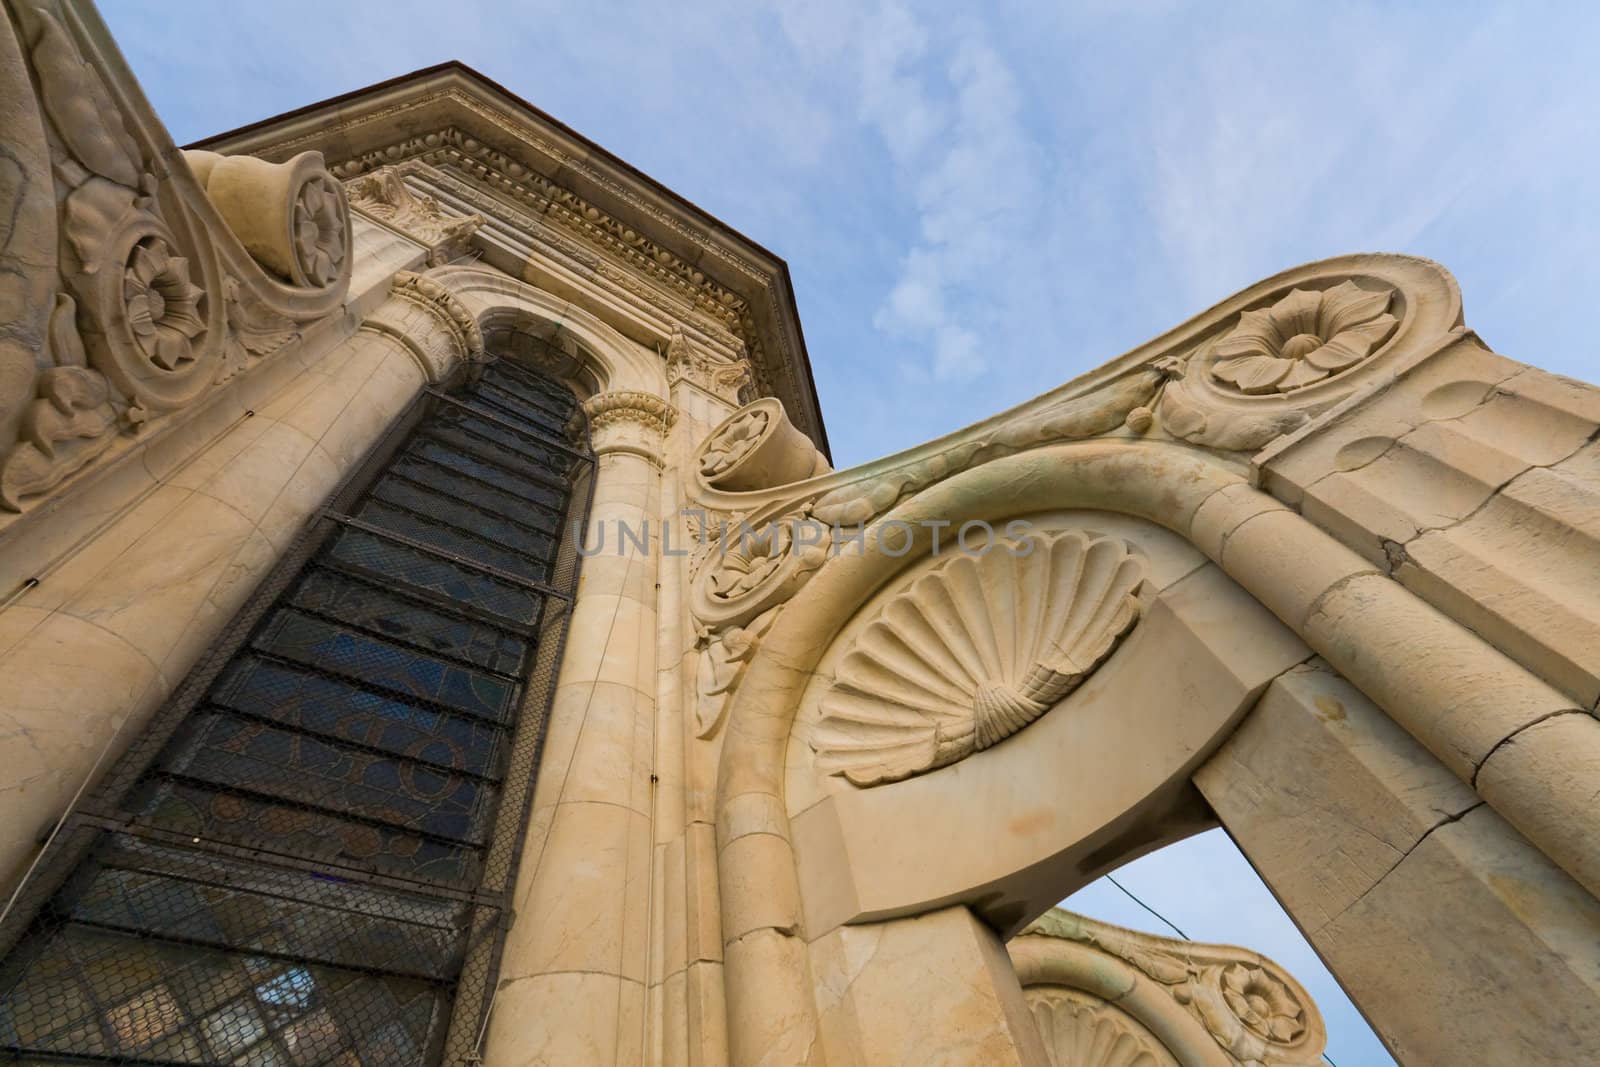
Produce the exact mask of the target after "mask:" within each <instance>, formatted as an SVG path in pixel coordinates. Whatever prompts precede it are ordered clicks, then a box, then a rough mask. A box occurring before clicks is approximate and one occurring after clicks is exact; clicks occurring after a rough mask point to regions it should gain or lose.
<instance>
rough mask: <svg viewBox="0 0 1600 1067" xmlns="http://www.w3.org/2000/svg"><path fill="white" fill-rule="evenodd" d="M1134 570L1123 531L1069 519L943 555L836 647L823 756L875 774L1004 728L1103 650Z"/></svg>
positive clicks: (977, 746) (1072, 680) (955, 749)
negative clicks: (1067, 527)
mask: <svg viewBox="0 0 1600 1067" xmlns="http://www.w3.org/2000/svg"><path fill="white" fill-rule="evenodd" d="M1024 553H1025V554H1024ZM1143 578H1144V562H1143V560H1142V559H1140V558H1139V557H1137V556H1135V555H1133V554H1132V553H1131V552H1129V550H1128V546H1127V545H1126V544H1124V543H1123V542H1122V541H1120V540H1117V539H1115V538H1111V537H1097V536H1094V535H1090V534H1086V533H1083V532H1081V531H1077V530H1073V531H1067V532H1065V533H1056V534H1047V535H1036V536H1029V537H1027V538H1025V539H1023V540H1020V541H1004V540H1002V541H999V542H998V543H996V544H995V545H993V547H991V549H990V550H989V551H988V552H987V553H985V554H984V555H982V556H974V555H960V556H956V557H954V558H952V559H950V560H949V561H947V562H945V563H942V564H940V565H939V566H938V567H936V568H934V569H933V570H931V571H929V572H928V573H927V574H924V575H923V576H922V577H920V578H918V579H917V580H916V581H914V582H912V583H911V584H910V585H909V586H908V587H907V588H906V589H905V590H904V591H902V592H901V593H900V594H899V595H897V596H895V597H894V599H892V600H890V601H889V603H887V604H886V605H884V607H883V610H882V611H881V612H880V613H879V615H878V617H877V618H876V619H874V620H873V621H872V622H871V623H869V624H868V625H867V627H866V629H864V630H863V631H862V632H861V633H860V635H859V636H858V637H857V638H856V639H855V643H854V644H853V645H852V647H851V648H850V650H849V651H848V652H847V653H846V654H845V656H844V658H843V659H842V660H841V661H840V663H839V667H838V670H837V671H836V672H835V674H834V682H833V686H832V688H831V689H830V690H829V691H828V693H827V695H826V696H824V697H823V699H822V720H821V722H820V723H819V724H818V726H817V730H816V733H815V735H814V737H813V739H812V742H811V745H812V748H813V749H815V750H816V752H817V765H818V767H820V768H821V769H822V770H823V771H825V772H827V773H831V774H843V775H844V776H845V777H846V778H848V779H849V780H850V781H852V782H854V783H855V784H856V785H863V786H864V785H876V784H878V783H880V782H892V781H897V780H899V779H901V778H907V777H910V776H911V775H914V774H920V773H922V772H923V771H929V770H933V769H934V768H936V767H943V766H945V765H946V764H949V763H954V762H956V761H957V760H960V759H963V758H965V757H966V756H968V755H971V754H972V753H974V752H978V751H981V750H982V749H985V748H988V747H990V746H991V745H994V744H997V743H998V742H1000V741H1001V740H1003V739H1004V738H1007V737H1010V736H1011V735H1012V734H1014V733H1016V732H1017V731H1018V730H1020V729H1022V728H1023V727H1024V726H1026V725H1028V724H1029V723H1030V722H1032V721H1033V720H1035V719H1037V718H1038V717H1039V716H1040V715H1043V714H1044V713H1045V711H1046V710H1048V709H1049V708H1050V707H1051V705H1053V704H1055V702H1056V701H1058V700H1060V699H1061V698H1062V697H1063V696H1065V695H1066V694H1067V693H1069V692H1071V691H1072V690H1073V689H1075V688H1076V687H1077V686H1078V684H1079V683H1081V682H1082V681H1083V680H1084V679H1085V678H1086V677H1088V676H1089V674H1090V672H1092V671H1093V670H1094V669H1095V667H1096V666H1098V665H1099V664H1100V662H1101V661H1102V660H1104V659H1105V658H1106V657H1107V656H1108V655H1110V654H1111V650H1112V649H1113V648H1115V647H1116V644H1117V641H1118V640H1119V639H1120V638H1121V637H1122V635H1123V634H1125V633H1127V632H1128V630H1129V629H1130V628H1131V627H1132V626H1133V624H1134V623H1135V622H1136V621H1137V620H1138V617H1139V601H1138V599H1137V598H1136V597H1135V596H1134V592H1135V590H1136V589H1137V588H1138V585H1139V582H1140V581H1141V580H1142V579H1143Z"/></svg>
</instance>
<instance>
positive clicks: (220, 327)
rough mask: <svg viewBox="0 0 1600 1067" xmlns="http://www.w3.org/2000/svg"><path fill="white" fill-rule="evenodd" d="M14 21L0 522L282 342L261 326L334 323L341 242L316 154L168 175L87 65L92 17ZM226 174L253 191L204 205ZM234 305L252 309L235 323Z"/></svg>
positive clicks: (1, 276) (145, 124) (94, 56)
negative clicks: (327, 317)
mask: <svg viewBox="0 0 1600 1067" xmlns="http://www.w3.org/2000/svg"><path fill="white" fill-rule="evenodd" d="M10 10H11V11H12V12H13V14H14V15H15V18H16V21H15V23H7V24H4V26H3V28H0V99H3V100H4V101H5V104H6V106H5V107H3V108H0V125H3V129H0V135H3V136H0V219H3V220H5V221H4V223H3V224H0V312H3V314H0V509H4V510H8V511H18V510H21V508H22V506H23V501H24V498H26V497H29V496H35V495H38V494H40V493H44V492H47V491H49V490H51V489H54V488H55V487H57V486H59V485H61V484H62V483H63V482H64V481H65V480H66V479H68V478H69V477H71V476H72V475H73V474H75V473H76V472H78V471H79V470H82V469H83V468H85V467H86V466H87V465H88V464H89V463H90V462H92V461H93V460H95V459H96V457H99V456H101V455H104V454H107V453H108V452H109V451H110V450H111V449H112V448H113V446H114V445H116V443H117V440H118V435H119V432H132V431H137V430H139V429H140V427H142V426H143V425H144V424H146V423H148V422H149V421H151V420H153V419H157V418H160V417H162V416H164V415H166V414H168V413H171V412H175V411H178V410H179V409H181V408H183V407H185V406H186V405H188V404H190V403H192V402H193V401H195V400H197V399H199V398H200V397H202V396H203V395H205V394H206V392H207V391H208V390H210V389H211V388H213V387H214V386H215V385H216V384H217V383H218V382H220V381H223V380H225V379H226V378H228V377H229V376H231V374H233V373H234V372H236V371H237V370H238V369H240V367H242V366H243V365H244V363H245V359H244V355H243V354H244V353H245V352H247V351H255V352H265V351H270V350H273V349H275V348H277V347H279V346H281V344H282V343H283V342H282V341H281V340H279V341H270V340H268V339H267V338H266V337H265V336H264V335H263V333H262V331H263V330H265V329H267V328H268V327H269V326H270V328H271V331H272V332H274V333H280V334H284V335H285V336H292V335H293V327H294V324H295V322H296V321H305V320H308V319H313V318H317V317H319V316H321V315H324V314H327V313H328V312H330V311H333V310H335V309H336V308H337V307H338V306H339V303H340V302H341V301H342V299H343V296H344V287H345V285H346V283H347V281H348V277H349V269H348V258H349V257H348V251H349V244H348V240H349V235H348V228H347V227H346V226H345V215H344V201H343V197H342V192H340V191H339V190H338V189H337V187H336V186H332V185H330V184H328V183H330V182H331V179H330V177H329V175H328V173H327V171H326V170H324V169H323V168H322V164H321V157H320V156H319V155H318V154H317V153H314V152H313V153H304V154H302V156H301V157H299V158H298V159H297V160H295V161H291V163H290V164H286V165H284V166H281V167H280V166H277V165H273V164H266V163H262V162H261V161H259V160H245V161H237V160H232V159H229V160H223V159H222V158H221V157H217V156H209V157H208V158H206V159H204V160H202V161H201V165H200V166H198V167H195V168H192V171H191V169H187V168H184V167H182V166H177V167H170V166H168V165H167V163H166V160H168V159H170V158H172V153H173V148H172V145H171V143H170V142H169V141H167V140H166V139H165V138H164V135H162V134H161V133H160V132H159V130H160V128H159V124H157V123H155V122H154V121H153V120H151V119H150V118H149V116H147V115H146V114H144V111H143V107H144V105H143V102H142V99H141V98H140V97H139V95H138V93H137V92H136V91H133V90H131V89H130V88H129V87H127V86H126V85H124V84H123V83H122V82H121V81H120V80H119V79H121V78H122V77H123V75H122V74H121V72H120V71H108V69H107V68H106V67H105V66H104V64H103V62H102V60H101V58H100V56H99V54H98V53H97V50H96V49H97V45H96V43H95V42H96V40H97V39H98V38H97V33H96V29H95V27H94V22H95V19H96V16H95V15H94V12H93V9H92V8H90V7H88V6H86V5H71V4H65V3H61V2H57V0H27V2H23V3H18V4H15V5H12V6H11V8H10ZM13 30H15V32H16V35H15V36H13ZM201 155H206V154H201ZM261 168H266V169H265V170H262V169H261ZM191 173H192V177H191ZM225 174H226V175H233V176H235V177H238V176H241V175H243V176H244V177H245V178H247V179H248V180H242V181H241V182H236V183H234V186H233V187H232V189H233V191H234V192H239V191H240V190H244V191H245V192H247V193H249V194H250V195H245V196H243V197H242V199H240V201H239V203H238V204H235V205H234V206H233V207H231V208H225V206H224V205H219V204H218V203H216V202H215V201H210V202H208V201H209V200H210V198H208V196H207V195H206V193H207V191H208V187H207V186H206V184H205V182H206V179H207V178H208V177H212V178H215V177H218V176H219V175H225ZM262 175H269V176H270V178H271V180H270V181H268V182H267V185H271V183H272V182H273V181H275V182H277V183H279V186H281V192H282V196H281V198H278V199H281V204H279V203H278V201H277V200H274V201H273V203H267V202H266V201H264V200H263V199H262V189H263V185H262V182H261V181H260V180H258V179H260V177H261V176H262ZM319 183H320V184H319ZM225 187H229V183H228V181H227V180H223V181H221V182H220V183H219V184H218V185H217V188H219V189H222V188H225ZM272 188H273V189H274V190H277V189H278V186H273V187H272ZM273 195H274V196H276V192H274V194H273ZM330 196H331V199H330ZM221 199H222V200H223V201H224V202H226V201H228V196H226V195H224V196H222V197H221ZM268 199H272V198H271V197H269V198H268ZM280 208H281V210H280ZM230 212H231V213H230ZM218 216H222V217H221V218H220V219H219V218H218ZM267 230H271V231H272V233H271V234H270V239H269V236H268V235H266V231H267ZM268 245H272V246H273V248H274V249H275V250H276V252H278V253H281V255H280V257H279V259H278V260H277V261H274V262H269V261H271V260H272V256H271V255H270V254H268V252H267V251H265V249H266V248H267V246H268ZM258 261H259V262H258ZM224 264H226V268H224ZM262 265H266V266H268V267H269V268H270V269H272V270H273V271H275V272H276V274H278V275H280V276H281V279H282V280H280V278H279V277H269V276H268V274H267V273H266V272H264V271H263V269H262ZM225 281H226V282H228V283H229V287H228V289H227V292H226V294H225V293H224V286H225ZM285 281H286V282H287V284H286V283H285ZM235 303H239V304H240V305H241V306H242V305H243V304H249V305H250V308H251V309H252V310H251V311H250V312H248V313H247V312H245V311H240V312H239V314H237V315H235V312H234V305H235ZM225 305H226V308H225ZM289 316H294V318H292V319H291V318H290V317H289ZM230 327H232V330H230Z"/></svg>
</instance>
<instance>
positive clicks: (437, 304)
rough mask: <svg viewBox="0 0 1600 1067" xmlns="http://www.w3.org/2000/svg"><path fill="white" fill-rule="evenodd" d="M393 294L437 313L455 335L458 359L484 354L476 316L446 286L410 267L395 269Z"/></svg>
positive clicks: (477, 356) (476, 358) (481, 334)
mask: <svg viewBox="0 0 1600 1067" xmlns="http://www.w3.org/2000/svg"><path fill="white" fill-rule="evenodd" d="M390 291H391V293H393V295H395V296H398V297H400V298H401V299H403V300H409V301H411V302H412V303H415V304H417V305H419V306H420V307H424V308H427V309H428V310H429V311H431V312H433V313H434V314H435V315H437V316H438V317H439V321H440V322H442V323H444V324H445V326H446V327H448V328H449V330H450V331H451V333H452V334H453V335H454V337H455V340H456V344H457V346H458V347H459V349H460V355H461V359H463V360H468V361H471V360H479V359H482V358H483V331H482V330H481V329H479V328H478V319H477V316H475V315H473V313H472V312H471V310H469V309H468V308H467V306H466V305H465V304H463V303H462V302H461V300H460V299H459V298H458V297H457V296H456V294H455V293H453V292H451V291H450V288H449V287H448V286H445V285H442V284H440V283H439V282H437V281H435V280H433V279H432V278H430V277H428V276H427V275H426V274H414V273H412V272H411V271H404V270H403V271H397V272H396V273H395V276H394V287H393V288H392V289H391V290H390Z"/></svg>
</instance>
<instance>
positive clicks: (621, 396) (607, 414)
mask: <svg viewBox="0 0 1600 1067" xmlns="http://www.w3.org/2000/svg"><path fill="white" fill-rule="evenodd" d="M583 411H584V414H586V415H588V416H589V426H590V428H591V429H592V430H604V429H606V428H608V427H612V426H616V425H618V424H619V423H633V424H635V425H638V426H642V427H644V428H645V429H647V430H652V431H654V432H655V433H666V432H667V431H668V430H670V429H671V428H672V424H673V423H674V422H675V421H677V418H678V412H677V411H676V410H675V409H674V408H673V406H672V405H671V404H669V403H667V402H666V401H665V400H662V399H661V398H660V397H658V396H654V395H652V394H650V393H640V392H634V391H631V390H627V389H619V390H613V391H612V392H609V393H599V394H597V395H595V396H591V397H590V398H589V399H588V400H585V401H584V402H583Z"/></svg>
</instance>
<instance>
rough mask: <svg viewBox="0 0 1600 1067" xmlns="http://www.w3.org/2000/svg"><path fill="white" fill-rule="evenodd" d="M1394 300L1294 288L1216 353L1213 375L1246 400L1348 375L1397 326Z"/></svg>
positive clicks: (1255, 314)
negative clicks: (1391, 311) (1391, 303)
mask: <svg viewBox="0 0 1600 1067" xmlns="http://www.w3.org/2000/svg"><path fill="white" fill-rule="evenodd" d="M1393 295H1394V294H1393V293H1392V292H1391V291H1390V290H1388V289H1382V290H1378V291H1368V290H1365V289H1362V288H1360V287H1359V286H1357V285H1356V284H1355V283H1354V282H1348V281H1347V282H1341V283H1339V284H1338V285H1336V286H1334V287H1333V288H1331V289H1328V290H1325V291H1323V292H1317V291H1315V290H1312V289H1295V290H1292V291H1291V292H1290V293H1289V295H1288V296H1285V297H1283V298H1282V299H1281V300H1279V301H1278V302H1277V303H1275V304H1273V305H1272V306H1271V307H1267V308H1260V309H1257V310H1255V311H1246V312H1244V313H1243V314H1242V315H1240V316H1239V324H1238V325H1237V326H1235V327H1234V328H1233V330H1232V332H1230V333H1229V334H1228V335H1227V336H1226V337H1224V338H1223V339H1222V340H1221V341H1218V342H1217V344H1216V347H1215V348H1214V349H1213V351H1214V353H1215V354H1216V355H1217V356H1218V357H1219V362H1217V363H1216V364H1214V365H1213V366H1212V368H1211V376H1212V377H1213V378H1216V379H1217V380H1218V381H1221V382H1226V383H1229V384H1230V385H1232V386H1234V387H1235V388H1237V389H1238V390H1239V391H1240V392H1242V393H1247V394H1250V395H1256V394H1261V393H1288V392H1292V391H1293V390H1295V389H1299V388H1301V387H1302V386H1307V385H1311V384H1313V383H1315V382H1320V381H1322V380H1323V379H1324V378H1327V377H1328V376H1329V375H1333V374H1338V373H1339V372H1340V371H1344V370H1348V369H1349V368H1351V367H1353V366H1355V365H1356V364H1357V363H1359V362H1361V361H1362V360H1363V359H1365V358H1366V357H1367V356H1368V355H1370V354H1371V353H1372V352H1373V350H1374V349H1376V348H1377V347H1378V345H1379V344H1381V343H1382V342H1383V341H1384V340H1385V339H1386V338H1387V337H1388V336H1389V334H1390V333H1391V332H1393V330H1394V328H1395V324H1396V322H1397V321H1398V320H1397V319H1396V318H1395V317H1394V316H1393V315H1390V314H1387V313H1386V310H1387V308H1388V307H1389V301H1390V300H1391V299H1392V297H1393Z"/></svg>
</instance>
